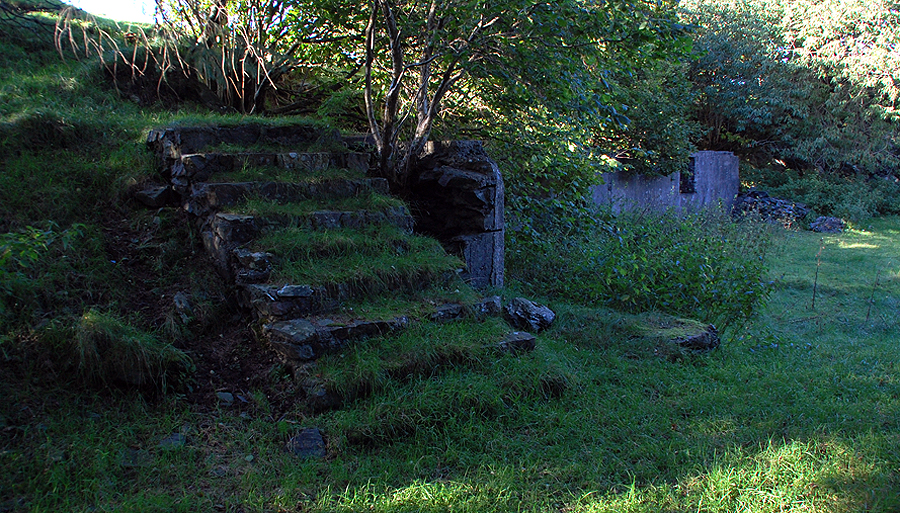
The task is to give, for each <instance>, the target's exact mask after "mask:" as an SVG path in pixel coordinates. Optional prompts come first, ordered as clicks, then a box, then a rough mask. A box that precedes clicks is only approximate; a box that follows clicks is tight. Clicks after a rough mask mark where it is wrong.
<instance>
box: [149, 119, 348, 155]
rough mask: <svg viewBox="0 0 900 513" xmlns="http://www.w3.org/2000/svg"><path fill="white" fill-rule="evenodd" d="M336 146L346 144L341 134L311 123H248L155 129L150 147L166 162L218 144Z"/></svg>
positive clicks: (150, 134)
mask: <svg viewBox="0 0 900 513" xmlns="http://www.w3.org/2000/svg"><path fill="white" fill-rule="evenodd" d="M222 144H228V145H235V146H244V147H247V146H254V145H256V146H259V145H263V146H282V147H302V148H309V147H314V146H318V147H335V146H342V145H343V144H344V141H343V139H342V138H341V134H340V132H338V131H337V130H335V129H324V128H322V127H321V126H316V125H313V124H311V123H297V124H291V125H282V126H270V125H263V124H259V123H246V124H241V125H237V126H182V127H164V128H157V129H154V130H151V131H150V133H149V134H148V135H147V145H148V146H150V148H151V149H152V150H153V151H154V152H156V153H157V155H159V156H160V157H161V158H164V159H175V158H178V157H180V156H181V155H187V154H191V153H200V152H202V151H204V150H207V149H209V148H214V147H215V146H217V145H222Z"/></svg>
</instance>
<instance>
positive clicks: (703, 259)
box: [508, 211, 771, 326]
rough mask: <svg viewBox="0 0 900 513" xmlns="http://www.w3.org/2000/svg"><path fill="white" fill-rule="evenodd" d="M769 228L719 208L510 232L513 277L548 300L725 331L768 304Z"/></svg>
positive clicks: (634, 215) (628, 216)
mask: <svg viewBox="0 0 900 513" xmlns="http://www.w3.org/2000/svg"><path fill="white" fill-rule="evenodd" d="M770 229H771V228H770V227H768V226H765V225H762V224H758V223H753V222H742V223H739V224H738V223H735V222H733V221H732V219H731V218H730V216H728V215H725V214H722V213H718V212H714V211H710V212H704V213H701V214H696V215H684V216H677V215H675V214H672V213H669V214H655V213H649V212H638V213H625V214H622V215H620V216H618V217H616V218H614V219H612V220H611V221H609V222H598V223H596V224H594V225H592V226H590V227H589V228H587V229H585V231H583V232H582V233H579V234H573V235H567V236H564V237H563V236H557V235H554V233H553V231H552V230H548V233H547V236H546V237H544V238H532V239H531V240H528V241H524V240H516V239H515V237H516V234H515V233H513V234H512V236H513V237H514V239H513V241H512V243H511V244H510V245H511V247H513V248H515V249H513V251H510V252H509V253H508V257H509V260H508V267H509V275H510V276H511V277H512V278H514V279H516V280H518V281H520V282H521V284H522V286H523V287H525V288H526V290H528V291H531V292H532V293H538V294H541V295H543V296H548V297H560V298H566V299H567V300H569V301H577V302H581V303H583V304H602V305H606V306H609V307H612V308H616V309H620V310H624V311H629V312H646V311H652V310H659V311H663V312H668V313H672V314H677V315H683V316H687V317H693V318H697V319H700V320H703V321H706V322H715V323H719V324H720V325H721V326H726V325H729V324H733V323H735V322H738V321H739V320H740V319H742V318H745V317H747V316H750V315H752V314H753V312H754V310H755V309H757V308H758V307H759V306H761V305H762V304H764V302H765V299H766V297H767V295H768V293H769V288H768V284H767V283H766V282H765V277H764V276H765V272H766V269H767V267H766V258H765V257H766V252H767V249H768V246H769V240H770V235H769V230H770Z"/></svg>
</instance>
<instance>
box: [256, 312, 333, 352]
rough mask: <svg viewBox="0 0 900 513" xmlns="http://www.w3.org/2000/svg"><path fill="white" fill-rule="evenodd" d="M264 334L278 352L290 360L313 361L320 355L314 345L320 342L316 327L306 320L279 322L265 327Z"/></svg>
mask: <svg viewBox="0 0 900 513" xmlns="http://www.w3.org/2000/svg"><path fill="white" fill-rule="evenodd" d="M263 332H264V333H265V334H266V335H267V336H268V338H269V342H270V343H271V344H272V346H273V347H274V348H275V350H276V351H278V352H279V353H281V354H282V355H284V356H285V357H286V358H287V359H288V360H295V361H305V360H312V359H314V358H316V357H318V356H319V355H318V354H317V351H316V350H315V348H314V346H313V345H314V344H317V343H318V341H319V334H318V331H317V329H316V326H315V325H314V324H313V323H311V322H309V321H307V320H306V319H291V320H289V321H278V322H273V323H272V324H266V325H265V326H263Z"/></svg>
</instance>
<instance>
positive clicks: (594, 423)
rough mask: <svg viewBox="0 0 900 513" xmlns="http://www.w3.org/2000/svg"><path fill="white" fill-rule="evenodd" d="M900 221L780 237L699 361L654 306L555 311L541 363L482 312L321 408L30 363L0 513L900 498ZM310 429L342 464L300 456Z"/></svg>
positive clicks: (442, 328)
mask: <svg viewBox="0 0 900 513" xmlns="http://www.w3.org/2000/svg"><path fill="white" fill-rule="evenodd" d="M898 232H900V219H896V218H891V219H880V220H875V221H873V222H872V223H871V226H866V227H865V229H864V230H852V231H849V232H847V233H845V234H842V235H825V236H822V235H821V234H813V233H808V232H789V233H783V234H780V235H777V236H776V244H775V249H774V251H773V253H772V254H771V255H770V258H771V272H770V278H771V279H772V280H773V282H774V283H773V287H774V291H773V294H772V296H771V300H770V302H769V304H768V306H767V308H766V309H765V310H764V311H763V312H761V314H760V315H759V316H758V317H756V318H754V319H752V320H750V321H748V322H746V323H744V324H743V325H742V326H740V327H739V328H734V329H732V330H730V331H729V332H726V333H725V334H724V339H725V340H724V342H723V344H722V346H720V348H719V349H717V350H716V351H715V352H713V353H711V354H708V355H705V356H698V357H687V358H680V359H674V360H673V359H664V358H660V357H658V356H654V355H653V350H652V349H653V348H652V347H649V346H648V345H647V343H646V341H644V340H642V339H640V338H639V337H635V336H634V335H633V334H631V333H632V332H630V331H629V330H627V329H626V328H625V326H626V325H627V324H628V323H629V322H631V321H634V320H635V319H638V318H640V316H638V317H629V316H623V315H621V314H616V313H614V312H611V311H608V310H603V309H592V308H586V307H583V306H573V305H561V304H556V305H554V306H555V308H556V310H557V312H558V313H559V318H558V320H557V322H556V324H555V325H554V326H553V328H551V329H550V330H549V331H547V332H545V333H544V334H542V335H541V336H540V337H539V340H538V349H537V350H536V351H534V352H533V353H529V354H526V355H519V356H515V355H507V354H500V353H498V352H496V351H494V350H492V349H491V345H492V343H493V342H494V341H496V340H497V339H498V338H499V337H501V336H502V334H503V333H504V332H505V330H506V328H505V327H504V326H503V325H502V322H500V321H487V322H483V323H478V322H474V321H468V322H460V323H451V324H443V325H437V324H428V323H420V324H417V325H415V326H413V327H412V328H411V330H410V331H408V332H406V333H404V334H403V335H401V336H399V337H396V338H392V339H380V340H372V341H369V342H368V343H366V344H363V345H361V346H358V347H356V348H354V349H353V350H351V351H350V352H349V353H347V354H345V355H344V356H338V355H334V356H330V357H328V358H327V359H326V360H324V361H321V362H320V363H319V366H318V371H319V374H320V376H321V377H322V378H323V379H324V380H325V381H329V380H331V383H332V386H333V387H334V388H335V389H338V390H343V391H345V392H346V391H347V390H349V389H352V393H350V394H348V395H347V397H348V399H347V402H346V404H345V406H344V407H343V408H342V409H339V410H335V411H329V412H325V413H318V414H315V413H312V412H309V411H305V410H303V409H302V408H299V407H293V408H278V407H277V406H276V405H273V404H271V403H270V401H269V399H268V398H267V397H266V393H265V392H264V391H259V390H256V391H254V390H232V392H235V393H237V394H238V395H240V396H241V397H240V400H235V401H234V403H231V404H228V403H219V404H218V405H209V404H196V403H192V402H190V401H188V400H186V399H185V398H183V397H180V396H177V395H171V396H167V397H164V398H161V399H157V400H150V399H144V398H141V397H138V396H131V395H117V394H113V396H112V397H110V396H109V395H104V396H103V397H86V396H85V395H84V394H83V393H82V394H77V393H74V392H71V391H67V390H61V389H56V388H54V387H52V386H50V385H48V384H47V382H46V379H45V378H42V377H39V376H38V375H37V374H36V373H31V374H29V373H25V374H21V373H20V374H19V375H18V376H17V377H18V378H19V379H18V380H14V381H11V380H9V379H3V380H2V389H0V398H2V400H0V433H2V438H0V467H2V468H3V470H4V471H3V472H0V491H2V496H0V499H2V500H0V509H2V510H11V511H18V510H23V511H51V510H52V511H61V510H67V511H87V510H93V511H154V510H159V511H182V510H183V511H362V510H366V511H385V512H388V511H410V512H412V511H479V512H481V511H578V512H580V511H585V512H588V511H590V512H594V511H647V512H651V511H653V512H655V511H754V512H755V511H823V512H825V511H827V512H838V511H896V510H897V509H898V508H900V476H898V469H900V430H898V427H900V426H898V424H900V379H898V374H900V363H898V360H900V359H898V349H897V345H896V340H897V339H898V334H900V330H898V326H897V321H896V311H897V307H898V299H900V280H898V262H897V261H896V260H895V259H896V255H898V254H900V242H898ZM823 247H824V249H822V248H823ZM817 255H818V267H817ZM817 269H818V278H816V271H817ZM876 278H877V282H876ZM814 290H815V292H816V302H815V309H813V308H812V297H813V291H814ZM272 379H279V378H278V377H277V376H273V378H272ZM281 379H286V378H281ZM342 387H343V388H342ZM244 401H246V402H244ZM312 426H316V427H319V428H320V429H321V430H322V432H323V433H324V435H325V437H326V441H327V448H328V456H327V458H326V459H324V460H318V459H309V460H303V459H299V458H297V457H295V456H292V455H290V454H288V453H287V452H286V451H285V450H284V445H285V443H286V442H287V440H288V439H289V438H290V437H291V436H292V435H293V434H295V433H297V432H298V431H299V430H300V429H301V428H304V427H312ZM175 433H179V434H183V435H184V436H185V440H186V443H185V444H184V445H183V446H182V445H179V444H176V446H175V447H166V444H165V443H163V444H162V445H160V443H161V442H162V441H163V440H164V439H166V438H167V437H170V436H171V435H173V434H175Z"/></svg>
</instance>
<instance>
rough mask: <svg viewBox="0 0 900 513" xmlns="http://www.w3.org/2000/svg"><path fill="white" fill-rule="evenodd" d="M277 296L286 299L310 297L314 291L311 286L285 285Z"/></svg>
mask: <svg viewBox="0 0 900 513" xmlns="http://www.w3.org/2000/svg"><path fill="white" fill-rule="evenodd" d="M276 294H277V295H278V297H284V298H297V297H310V296H312V295H313V289H312V287H310V286H309V285H285V286H284V287H281V288H280V289H278V292H276Z"/></svg>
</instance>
